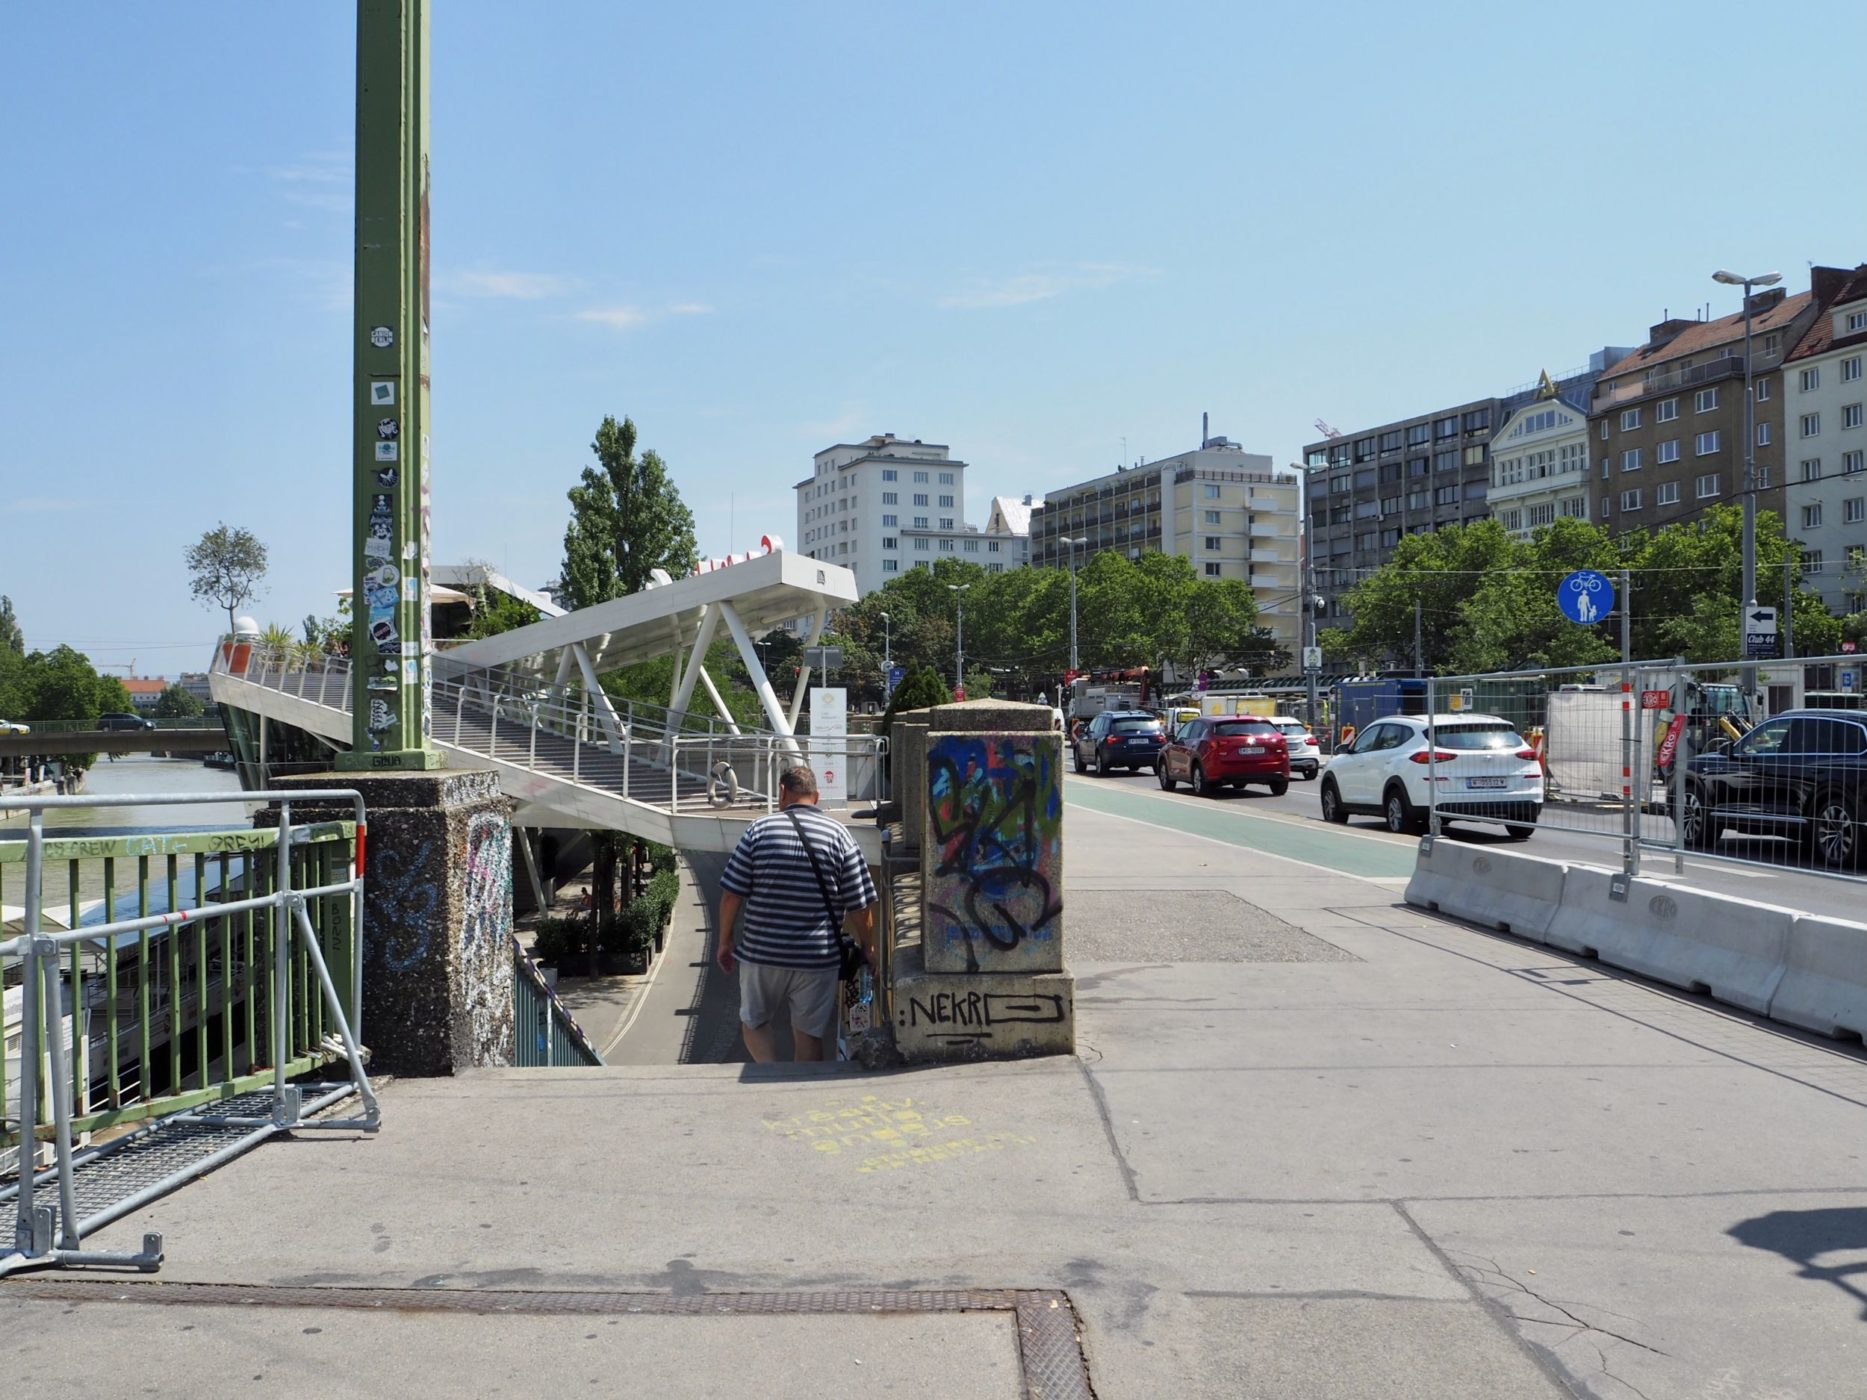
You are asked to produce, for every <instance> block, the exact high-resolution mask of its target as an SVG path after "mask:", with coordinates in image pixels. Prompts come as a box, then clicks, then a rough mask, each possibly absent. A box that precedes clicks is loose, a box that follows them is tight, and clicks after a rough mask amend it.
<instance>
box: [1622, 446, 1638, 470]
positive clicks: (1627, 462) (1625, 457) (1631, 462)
mask: <svg viewBox="0 0 1867 1400" xmlns="http://www.w3.org/2000/svg"><path fill="white" fill-rule="evenodd" d="M1621 470H1622V471H1624V472H1637V471H1639V470H1640V449H1639V448H1638V447H1630V448H1628V449H1627V450H1626V451H1625V452H1623V453H1621Z"/></svg>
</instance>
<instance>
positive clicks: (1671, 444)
mask: <svg viewBox="0 0 1867 1400" xmlns="http://www.w3.org/2000/svg"><path fill="white" fill-rule="evenodd" d="M1654 458H1655V460H1657V461H1660V462H1676V461H1678V460H1679V439H1678V438H1667V439H1666V441H1664V442H1662V443H1661V444H1660V445H1659V449H1658V450H1657V451H1656V452H1655V453H1654Z"/></svg>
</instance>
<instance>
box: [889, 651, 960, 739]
mask: <svg viewBox="0 0 1867 1400" xmlns="http://www.w3.org/2000/svg"><path fill="white" fill-rule="evenodd" d="M952 703H953V692H952V691H950V690H948V689H947V688H946V682H945V681H943V680H941V679H940V673H939V672H938V671H936V670H934V668H933V667H931V666H920V667H916V668H915V669H914V670H912V671H909V672H908V674H907V675H906V677H904V678H903V679H902V682H901V684H900V685H898V686H896V687H895V693H894V694H893V695H892V696H891V697H890V698H889V701H888V708H887V709H886V710H884V711H882V726H881V727H882V732H883V733H887V732H889V731H890V730H891V729H892V728H893V727H894V723H895V716H896V715H898V714H903V713H905V712H907V711H909V710H924V709H926V708H927V707H928V706H930V705H951V704H952Z"/></svg>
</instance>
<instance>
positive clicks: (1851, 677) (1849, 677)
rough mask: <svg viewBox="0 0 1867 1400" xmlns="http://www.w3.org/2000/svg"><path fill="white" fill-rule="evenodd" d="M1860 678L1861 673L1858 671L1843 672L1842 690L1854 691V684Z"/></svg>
mask: <svg viewBox="0 0 1867 1400" xmlns="http://www.w3.org/2000/svg"><path fill="white" fill-rule="evenodd" d="M1859 676H1860V672H1858V671H1843V672H1842V673H1841V688H1842V689H1843V690H1852V689H1854V682H1855V681H1856V680H1857V679H1859Z"/></svg>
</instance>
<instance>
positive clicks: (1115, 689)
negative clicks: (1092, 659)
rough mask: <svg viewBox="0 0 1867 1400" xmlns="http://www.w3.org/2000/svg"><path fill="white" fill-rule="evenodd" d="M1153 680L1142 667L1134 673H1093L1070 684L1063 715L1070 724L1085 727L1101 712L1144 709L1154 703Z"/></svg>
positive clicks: (1076, 678)
mask: <svg viewBox="0 0 1867 1400" xmlns="http://www.w3.org/2000/svg"><path fill="white" fill-rule="evenodd" d="M1152 679H1153V677H1152V675H1151V674H1150V673H1149V671H1148V668H1147V667H1145V666H1143V667H1141V668H1140V669H1139V670H1134V671H1105V672H1093V673H1091V674H1089V675H1083V676H1077V677H1075V678H1074V679H1072V680H1071V681H1070V697H1069V703H1068V704H1067V705H1065V706H1064V712H1065V713H1066V714H1067V715H1068V717H1069V720H1070V722H1071V723H1072V724H1074V723H1075V722H1076V721H1077V720H1081V721H1083V723H1085V724H1087V723H1088V722H1089V721H1090V720H1092V719H1094V718H1095V717H1096V716H1097V715H1099V714H1101V713H1102V712H1103V711H1104V710H1145V709H1148V708H1149V707H1150V706H1151V705H1152V704H1153V703H1154V693H1153V687H1152V685H1151V684H1150V682H1151V681H1152Z"/></svg>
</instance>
